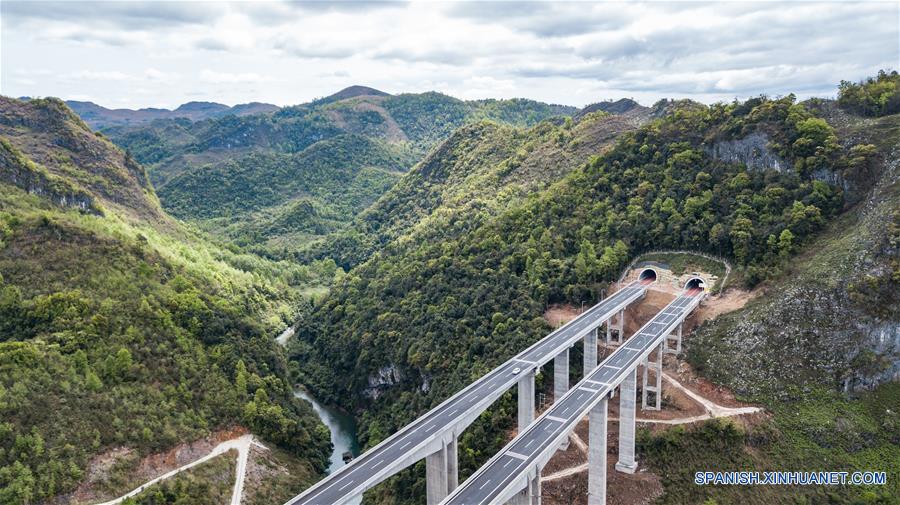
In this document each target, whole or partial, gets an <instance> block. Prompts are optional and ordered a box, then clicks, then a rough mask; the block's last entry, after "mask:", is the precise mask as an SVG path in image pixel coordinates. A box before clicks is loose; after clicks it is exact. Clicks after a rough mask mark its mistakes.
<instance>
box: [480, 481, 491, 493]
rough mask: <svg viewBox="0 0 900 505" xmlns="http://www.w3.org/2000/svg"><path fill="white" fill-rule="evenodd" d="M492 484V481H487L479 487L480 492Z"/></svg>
mask: <svg viewBox="0 0 900 505" xmlns="http://www.w3.org/2000/svg"><path fill="white" fill-rule="evenodd" d="M490 483H491V479H488V480H487V481H485V483H484V484H482V485H480V486H478V490H479V491H480V490H482V489H484V486H487V485H488V484H490Z"/></svg>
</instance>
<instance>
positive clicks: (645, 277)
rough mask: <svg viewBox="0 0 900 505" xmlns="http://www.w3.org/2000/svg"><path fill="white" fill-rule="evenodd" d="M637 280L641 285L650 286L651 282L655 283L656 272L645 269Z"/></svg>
mask: <svg viewBox="0 0 900 505" xmlns="http://www.w3.org/2000/svg"><path fill="white" fill-rule="evenodd" d="M638 280H639V281H640V282H641V284H650V283H651V282H656V270H654V269H652V268H645V269H644V271H643V272H641V275H640V277H638Z"/></svg>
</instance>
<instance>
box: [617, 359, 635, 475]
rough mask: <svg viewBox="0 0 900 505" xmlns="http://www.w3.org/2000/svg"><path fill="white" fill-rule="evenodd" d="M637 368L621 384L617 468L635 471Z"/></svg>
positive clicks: (625, 471) (628, 471)
mask: <svg viewBox="0 0 900 505" xmlns="http://www.w3.org/2000/svg"><path fill="white" fill-rule="evenodd" d="M636 388H637V368H634V369H632V370H631V371H630V372H628V375H626V376H625V380H623V381H622V383H621V384H620V385H619V461H618V462H616V470H618V471H620V472H624V473H634V471H635V470H637V461H635V459H634V431H635V424H634V416H635V403H637V390H636Z"/></svg>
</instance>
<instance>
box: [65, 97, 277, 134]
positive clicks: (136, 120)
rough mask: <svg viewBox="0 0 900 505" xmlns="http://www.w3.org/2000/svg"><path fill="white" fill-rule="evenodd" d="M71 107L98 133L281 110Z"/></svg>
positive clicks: (198, 105)
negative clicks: (167, 121)
mask: <svg viewBox="0 0 900 505" xmlns="http://www.w3.org/2000/svg"><path fill="white" fill-rule="evenodd" d="M66 105H68V106H69V108H71V109H72V110H73V111H75V113H76V114H78V116H79V117H81V119H83V120H84V122H85V123H87V124H88V126H90V127H91V128H93V129H95V130H100V129H103V128H110V127H113V126H140V125H146V124H149V123H151V122H153V121H154V120H157V119H175V118H184V119H189V120H191V121H200V120H202V119H210V118H216V117H223V116H230V115H236V116H245V115H248V114H261V113H264V112H272V111H276V110H278V107H277V106H275V105H272V104H270V103H259V102H252V103H242V104H238V105H235V106H233V107H229V106H227V105H222V104H220V103H214V102H188V103H186V104H182V105H180V106H178V107H177V108H176V109H174V110H169V109H155V108H147V109H138V110H132V109H107V108H106V107H103V106H100V105H97V104H95V103H94V102H80V101H77V100H67V101H66Z"/></svg>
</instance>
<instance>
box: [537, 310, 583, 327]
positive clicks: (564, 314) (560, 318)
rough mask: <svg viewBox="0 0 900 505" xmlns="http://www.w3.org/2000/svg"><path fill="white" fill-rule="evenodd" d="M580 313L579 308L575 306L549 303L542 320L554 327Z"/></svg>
mask: <svg viewBox="0 0 900 505" xmlns="http://www.w3.org/2000/svg"><path fill="white" fill-rule="evenodd" d="M579 314H581V308H575V307H573V306H571V305H551V306H550V307H548V308H547V310H546V311H544V320H545V321H547V323H548V324H549V325H550V326H552V327H554V328H556V327H557V326H559V325H560V324H563V323H566V322H568V321H571V320H573V319H575V318H576V317H578V315H579Z"/></svg>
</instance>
